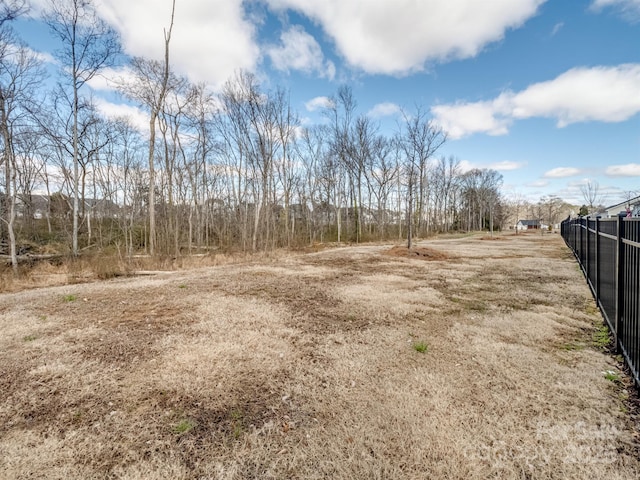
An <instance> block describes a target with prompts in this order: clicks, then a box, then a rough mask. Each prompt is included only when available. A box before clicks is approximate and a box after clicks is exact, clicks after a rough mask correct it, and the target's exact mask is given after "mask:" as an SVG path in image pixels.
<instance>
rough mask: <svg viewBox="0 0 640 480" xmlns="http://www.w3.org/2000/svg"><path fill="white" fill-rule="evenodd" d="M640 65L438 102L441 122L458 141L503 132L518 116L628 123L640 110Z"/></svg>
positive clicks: (560, 122)
mask: <svg viewBox="0 0 640 480" xmlns="http://www.w3.org/2000/svg"><path fill="white" fill-rule="evenodd" d="M638 84H640V64H623V65H618V66H615V67H593V68H574V69H571V70H569V71H567V72H565V73H563V74H562V75H560V76H558V77H556V78H555V79H553V80H550V81H547V82H540V83H536V84H533V85H531V86H529V87H527V88H526V89H525V90H523V91H521V92H518V93H514V92H510V91H507V92H504V93H502V94H501V95H499V96H498V97H496V98H495V99H493V100H489V101H481V102H470V103H464V102H457V103H454V104H449V105H446V104H445V105H436V106H435V107H433V108H432V109H431V111H432V113H433V115H434V116H435V118H436V121H437V122H439V123H440V124H441V125H442V126H443V128H444V129H445V130H446V131H447V132H448V133H449V135H450V137H451V138H453V139H456V138H461V137H464V136H466V135H471V134H473V133H488V134H490V135H503V134H506V133H508V127H509V125H510V124H511V122H512V121H513V120H514V119H526V118H533V117H545V118H554V119H556V121H557V122H556V123H557V126H558V127H559V128H562V127H566V126H567V125H570V124H572V123H578V122H589V121H600V122H622V121H625V120H628V119H629V118H631V117H632V116H634V115H635V114H637V113H638V112H640V90H639V89H638Z"/></svg>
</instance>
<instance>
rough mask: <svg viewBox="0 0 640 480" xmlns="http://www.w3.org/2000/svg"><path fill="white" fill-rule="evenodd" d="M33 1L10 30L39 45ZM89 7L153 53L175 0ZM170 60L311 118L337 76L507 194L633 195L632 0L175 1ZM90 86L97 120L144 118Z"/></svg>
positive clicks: (98, 85)
mask: <svg viewBox="0 0 640 480" xmlns="http://www.w3.org/2000/svg"><path fill="white" fill-rule="evenodd" d="M58 1H60V0H58ZM31 3H32V6H33V9H32V16H33V20H31V21H21V22H19V23H18V24H17V27H18V31H19V33H21V34H22V36H23V38H24V39H25V40H26V41H27V42H28V43H29V44H30V45H31V46H32V48H34V49H36V50H39V51H42V52H43V53H47V49H49V48H51V45H52V42H51V38H50V36H49V32H48V30H47V28H46V26H44V25H43V24H42V23H41V22H40V21H39V20H38V11H39V9H40V8H41V6H42V5H46V0H33V1H32V2H31ZM98 8H99V12H100V14H101V16H103V18H104V19H105V20H106V21H107V22H109V23H110V24H111V25H112V26H113V27H114V28H115V29H116V30H117V31H118V32H119V33H120V34H121V36H122V41H123V46H124V50H125V52H126V53H128V54H131V55H142V56H146V57H151V58H158V57H160V55H161V53H162V48H163V28H164V27H165V26H166V25H168V21H169V15H170V10H171V1H170V0H136V1H131V0H100V2H99V7H98ZM172 58H173V67H174V69H175V70H176V71H178V72H179V73H182V74H185V75H187V76H189V78H191V79H192V80H193V81H204V82H206V83H208V84H210V85H211V87H212V88H213V89H217V88H219V87H220V85H222V84H223V83H224V81H225V80H226V79H228V78H229V76H231V75H232V74H233V73H234V71H236V70H237V69H240V68H242V69H245V70H249V71H252V72H255V73H256V74H257V75H258V77H259V78H260V79H261V80H262V82H263V83H264V86H265V88H271V87H275V86H276V85H281V86H285V87H286V88H288V89H289V90H290V95H291V101H292V103H293V105H294V107H295V108H296V109H297V110H298V113H299V115H300V117H301V118H302V119H303V121H304V122H305V123H314V122H319V121H322V117H321V114H320V110H319V109H318V108H317V107H318V106H321V105H322V104H323V101H325V99H326V97H327V96H329V95H331V94H333V93H335V92H336V90H337V89H338V87H339V86H340V85H341V84H348V85H350V86H351V87H352V89H353V93H354V96H355V98H356V100H357V102H358V108H359V112H360V113H363V114H368V115H371V116H372V117H374V118H375V119H376V120H377V121H378V122H379V123H380V129H381V130H382V131H383V132H389V133H391V132H392V131H393V130H394V129H395V128H396V126H397V123H398V121H399V120H400V118H401V116H400V109H405V110H407V111H408V112H411V111H412V110H413V109H414V108H415V107H416V106H417V105H419V106H421V108H422V109H423V110H425V111H427V112H430V114H431V115H432V117H433V119H434V121H436V122H438V123H439V124H441V125H442V127H443V128H444V129H445V130H446V131H447V132H448V135H449V140H448V142H447V143H446V144H445V146H444V147H443V148H442V150H441V151H440V153H441V154H443V155H447V156H448V155H454V156H456V157H458V158H459V159H460V160H461V162H462V164H463V165H464V167H465V168H472V167H489V168H495V169H497V170H499V171H500V172H501V173H502V175H503V177H504V193H505V195H506V196H510V195H514V194H521V195H523V196H525V197H526V198H528V199H529V200H532V201H537V200H538V199H539V198H540V197H541V196H543V195H558V196H560V197H561V198H563V199H565V200H567V201H570V202H572V203H575V204H581V203H583V199H582V195H581V193H580V185H582V184H584V183H585V182H586V181H588V180H590V181H592V182H597V183H598V184H599V186H600V193H601V194H602V196H603V198H602V203H604V204H613V203H617V202H619V201H622V200H624V199H625V197H626V196H627V195H628V192H634V193H635V194H636V195H638V194H640V0H570V1H568V0H484V1H478V0H422V1H420V0H323V1H317V0H259V1H258V0H255V1H245V2H243V1H242V0H178V1H177V6H176V17H175V30H174V36H173V39H172ZM106 75H107V76H108V75H122V71H120V72H106ZM92 86H93V88H94V89H95V94H96V96H97V98H98V99H99V102H100V107H101V109H102V110H103V112H104V113H105V114H106V115H114V114H117V113H122V112H123V111H124V112H128V113H131V114H132V115H136V114H137V112H135V110H134V109H133V108H132V107H131V106H130V105H126V104H125V103H124V101H123V100H119V99H117V98H115V97H114V96H113V95H112V94H110V92H109V87H108V85H107V83H106V82H104V81H102V82H101V81H96V82H94V83H93V84H92ZM140 116H141V118H143V116H144V114H142V113H141V114H140Z"/></svg>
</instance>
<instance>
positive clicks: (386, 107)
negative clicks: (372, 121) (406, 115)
mask: <svg viewBox="0 0 640 480" xmlns="http://www.w3.org/2000/svg"><path fill="white" fill-rule="evenodd" d="M400 111H401V110H400V107H399V106H398V105H396V104H395V103H392V102H383V103H378V104H377V105H375V106H374V107H373V108H372V109H371V110H369V112H368V113H367V115H369V116H370V117H372V118H381V117H390V116H393V115H397V114H398V113H400Z"/></svg>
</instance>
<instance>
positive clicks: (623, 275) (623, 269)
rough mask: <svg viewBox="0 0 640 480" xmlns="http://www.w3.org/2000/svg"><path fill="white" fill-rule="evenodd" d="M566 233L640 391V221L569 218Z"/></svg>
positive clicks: (562, 229)
mask: <svg viewBox="0 0 640 480" xmlns="http://www.w3.org/2000/svg"><path fill="white" fill-rule="evenodd" d="M560 231H561V234H562V238H564V241H565V242H566V244H567V245H568V246H569V248H570V249H571V250H572V251H573V253H574V255H575V257H576V259H577V260H578V262H579V263H580V267H581V268H582V271H583V272H584V275H585V277H586V279H587V282H588V284H589V287H590V288H591V291H592V292H593V295H594V297H595V299H596V301H597V303H598V307H600V311H601V312H602V315H603V317H604V319H605V321H606V322H607V325H608V326H609V329H610V330H611V332H612V333H613V337H614V341H615V347H616V351H617V352H619V353H621V354H622V356H623V357H624V360H625V362H626V363H627V365H628V366H629V368H630V370H631V373H632V375H633V378H634V380H635V382H636V385H637V386H638V387H640V320H639V316H640V219H636V218H625V217H623V216H620V217H617V218H611V219H600V218H595V219H593V218H589V217H587V218H575V219H567V220H565V221H564V222H562V225H561V230H560Z"/></svg>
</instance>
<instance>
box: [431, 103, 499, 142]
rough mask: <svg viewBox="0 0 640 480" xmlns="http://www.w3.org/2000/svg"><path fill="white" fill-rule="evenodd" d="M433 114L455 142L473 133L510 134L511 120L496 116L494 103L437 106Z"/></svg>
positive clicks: (432, 111)
mask: <svg viewBox="0 0 640 480" xmlns="http://www.w3.org/2000/svg"><path fill="white" fill-rule="evenodd" d="M431 113H432V114H433V115H434V117H435V119H436V123H438V124H439V125H440V126H442V128H443V129H444V130H445V131H446V132H447V134H448V135H449V138H451V139H453V140H456V139H458V138H462V137H465V136H467V135H471V134H473V133H487V134H489V135H505V134H507V133H508V132H509V128H508V127H509V124H510V120H509V119H507V118H499V117H498V116H497V115H496V107H495V105H494V102H475V103H455V104H453V105H436V106H434V107H432V108H431Z"/></svg>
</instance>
